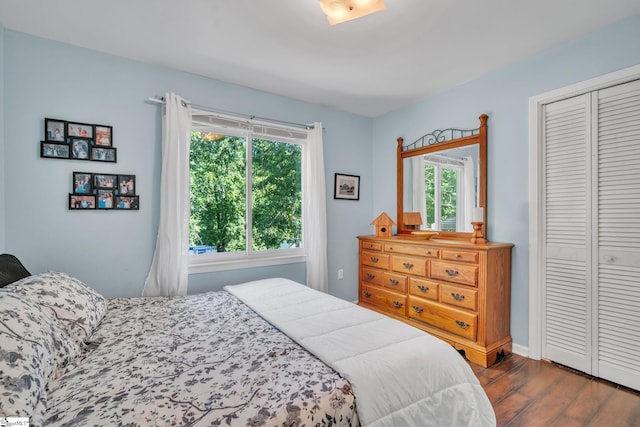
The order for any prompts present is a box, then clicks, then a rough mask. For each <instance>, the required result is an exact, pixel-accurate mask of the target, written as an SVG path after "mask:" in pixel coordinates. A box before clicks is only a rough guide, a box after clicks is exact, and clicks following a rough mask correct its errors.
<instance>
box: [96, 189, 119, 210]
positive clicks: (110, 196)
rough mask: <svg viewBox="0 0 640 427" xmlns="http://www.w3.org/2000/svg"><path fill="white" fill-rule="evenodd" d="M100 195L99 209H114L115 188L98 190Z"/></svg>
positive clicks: (98, 195)
mask: <svg viewBox="0 0 640 427" xmlns="http://www.w3.org/2000/svg"><path fill="white" fill-rule="evenodd" d="M96 196H97V197H98V209H113V201H114V200H115V199H116V195H115V194H114V191H113V190H101V189H99V190H96Z"/></svg>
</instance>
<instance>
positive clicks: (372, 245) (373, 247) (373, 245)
mask: <svg viewBox="0 0 640 427" xmlns="http://www.w3.org/2000/svg"><path fill="white" fill-rule="evenodd" d="M360 248H362V249H367V250H370V251H381V250H382V243H379V242H367V241H364V240H363V241H361V242H360Z"/></svg>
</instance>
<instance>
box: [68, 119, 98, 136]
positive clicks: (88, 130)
mask: <svg viewBox="0 0 640 427" xmlns="http://www.w3.org/2000/svg"><path fill="white" fill-rule="evenodd" d="M72 137H80V138H89V139H93V125H92V124H89V123H74V122H67V138H72Z"/></svg>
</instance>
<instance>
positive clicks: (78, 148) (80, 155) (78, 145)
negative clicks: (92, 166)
mask: <svg viewBox="0 0 640 427" xmlns="http://www.w3.org/2000/svg"><path fill="white" fill-rule="evenodd" d="M89 144H90V141H89V140H88V139H84V138H69V145H70V146H71V158H72V159H75V160H89V152H90V148H89V147H90V145H89Z"/></svg>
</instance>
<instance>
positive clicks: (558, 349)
mask: <svg viewBox="0 0 640 427" xmlns="http://www.w3.org/2000/svg"><path fill="white" fill-rule="evenodd" d="M543 114H544V120H543V129H542V135H543V147H542V148H543V156H544V164H545V166H544V171H543V176H544V181H543V192H544V197H543V210H544V218H545V219H544V220H543V237H542V238H543V251H544V255H543V260H544V265H543V271H542V277H543V279H542V280H543V293H542V298H543V304H542V306H543V313H542V316H543V321H542V335H543V336H542V357H543V358H546V359H550V360H553V361H556V362H559V363H562V364H564V365H568V366H571V367H573V368H576V369H579V370H581V371H585V372H589V371H590V369H591V359H590V356H589V352H590V351H591V326H590V320H589V317H590V311H589V310H590V304H591V296H590V293H589V286H590V280H591V273H590V267H589V265H590V257H591V255H590V251H589V247H590V244H591V235H590V233H588V230H589V229H590V226H591V220H590V215H591V212H590V207H589V206H590V203H591V189H590V179H591V174H590V162H591V149H590V146H591V124H590V123H591V122H590V120H591V98H590V95H583V96H579V97H575V98H570V99H566V100H563V101H558V102H555V103H553V104H548V105H546V106H544V108H543Z"/></svg>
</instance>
